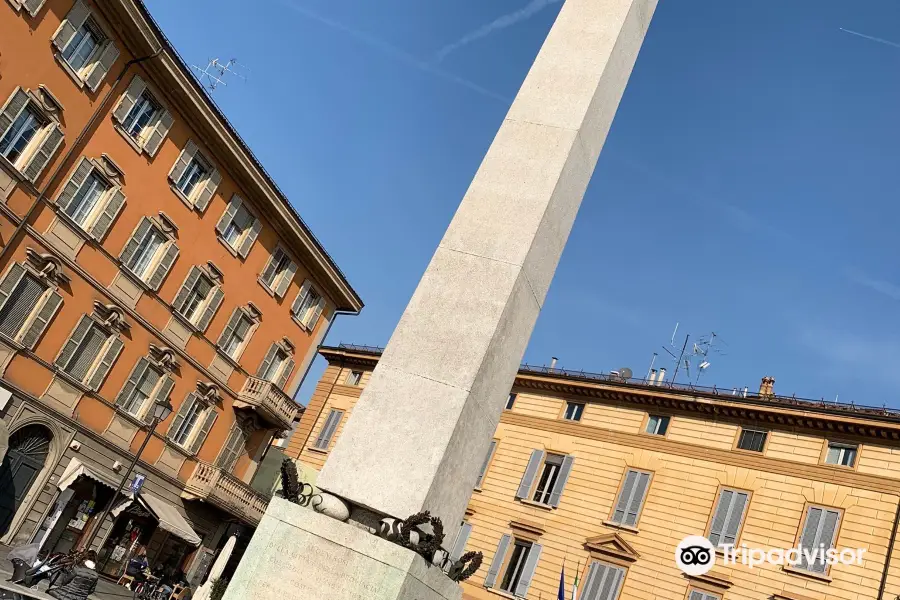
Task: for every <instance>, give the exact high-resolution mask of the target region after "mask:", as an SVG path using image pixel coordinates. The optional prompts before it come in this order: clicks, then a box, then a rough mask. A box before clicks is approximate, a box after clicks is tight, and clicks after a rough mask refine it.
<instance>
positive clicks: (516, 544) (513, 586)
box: [484, 534, 542, 597]
mask: <svg viewBox="0 0 900 600" xmlns="http://www.w3.org/2000/svg"><path fill="white" fill-rule="evenodd" d="M541 550H542V547H541V545H540V544H538V543H535V542H531V541H528V540H521V539H517V538H514V537H512V536H511V535H508V534H507V535H504V536H503V537H501V538H500V544H499V545H498V546H497V552H496V553H495V554H494V559H493V561H491V566H490V568H489V569H488V574H487V577H485V580H484V585H485V587H487V588H493V587H497V588H498V589H500V590H501V591H504V592H507V593H509V594H513V595H515V596H519V597H525V596H527V595H528V588H529V587H531V578H532V577H533V576H534V571H535V569H536V568H537V563H538V560H540V557H541Z"/></svg>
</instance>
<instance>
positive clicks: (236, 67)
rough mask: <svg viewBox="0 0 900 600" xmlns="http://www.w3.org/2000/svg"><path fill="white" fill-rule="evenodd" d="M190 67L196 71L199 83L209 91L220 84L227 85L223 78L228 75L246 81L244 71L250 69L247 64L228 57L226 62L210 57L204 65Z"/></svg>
mask: <svg viewBox="0 0 900 600" xmlns="http://www.w3.org/2000/svg"><path fill="white" fill-rule="evenodd" d="M191 68H192V69H194V70H195V71H196V72H197V75H196V77H197V80H198V81H199V82H200V85H202V86H203V87H205V88H206V89H208V90H209V91H211V92H214V91H215V90H216V88H217V87H219V86H220V85H221V86H227V85H228V83H227V82H226V81H225V78H226V77H229V76H234V77H237V78H239V79H242V80H243V81H247V76H246V75H244V73H245V72H249V71H250V69H249V68H248V67H247V66H245V65H242V64H241V63H239V62H238V61H237V59H236V58H230V59H228V60H227V61H226V62H222V60H220V59H218V58H211V59H209V62H208V63H207V64H206V67H203V68H201V67H198V66H197V65H191Z"/></svg>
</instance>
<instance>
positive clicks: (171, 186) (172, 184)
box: [167, 178, 197, 211]
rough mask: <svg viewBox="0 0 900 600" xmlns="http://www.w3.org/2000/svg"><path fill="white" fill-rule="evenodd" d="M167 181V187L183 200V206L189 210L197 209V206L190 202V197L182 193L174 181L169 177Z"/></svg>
mask: <svg viewBox="0 0 900 600" xmlns="http://www.w3.org/2000/svg"><path fill="white" fill-rule="evenodd" d="M167 179H168V181H169V189H171V190H172V193H173V194H175V195H176V196H178V199H179V200H181V201H182V202H184V204H185V206H187V207H188V208H189V209H190V210H192V211H193V210H197V207H196V206H194V203H193V202H191V199H190V198H188V197H187V196H185V195H184V193H183V192H182V191H181V190H179V189H178V186H177V185H176V182H174V181H172V179H171V178H167Z"/></svg>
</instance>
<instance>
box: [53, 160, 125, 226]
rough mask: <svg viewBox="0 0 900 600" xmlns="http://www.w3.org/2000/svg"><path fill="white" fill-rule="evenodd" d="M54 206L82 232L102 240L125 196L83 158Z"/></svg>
mask: <svg viewBox="0 0 900 600" xmlns="http://www.w3.org/2000/svg"><path fill="white" fill-rule="evenodd" d="M56 203H57V204H58V205H59V208H60V209H61V210H62V212H63V214H65V215H66V216H67V217H69V219H71V220H72V221H73V222H74V223H75V224H76V225H78V226H79V227H80V228H81V229H82V230H84V231H86V232H88V233H89V234H91V236H92V237H93V238H94V239H96V240H102V239H103V238H104V236H105V235H106V233H107V232H108V231H109V228H110V226H111V225H112V223H113V221H115V219H116V217H117V216H118V214H119V212H120V211H121V210H122V206H123V205H124V204H125V195H124V194H123V193H122V191H121V189H120V188H119V186H117V185H113V183H112V182H111V181H110V179H108V178H107V177H106V176H104V175H103V174H102V173H101V171H100V166H99V163H98V162H95V161H93V160H91V159H89V158H82V159H81V161H80V162H79V163H78V166H77V167H75V171H74V172H73V173H72V176H71V177H70V178H69V181H68V182H67V183H66V185H65V186H63V190H62V192H61V193H60V195H59V198H57V200H56Z"/></svg>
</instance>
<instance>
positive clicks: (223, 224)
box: [216, 194, 243, 235]
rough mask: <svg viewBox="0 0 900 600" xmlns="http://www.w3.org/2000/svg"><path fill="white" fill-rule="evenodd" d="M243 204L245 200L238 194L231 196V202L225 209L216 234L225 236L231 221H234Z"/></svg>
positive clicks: (217, 225)
mask: <svg viewBox="0 0 900 600" xmlns="http://www.w3.org/2000/svg"><path fill="white" fill-rule="evenodd" d="M241 204H243V200H241V197H240V196H238V195H237V194H234V195H233V196H231V200H229V202H228V206H226V207H225V212H224V213H222V217H221V218H220V219H219V222H218V223H216V232H217V233H218V234H219V235H224V233H225V230H226V229H227V228H228V225H230V224H231V221H233V220H234V215H236V214H237V211H238V209H239V208H240V207H241Z"/></svg>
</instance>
